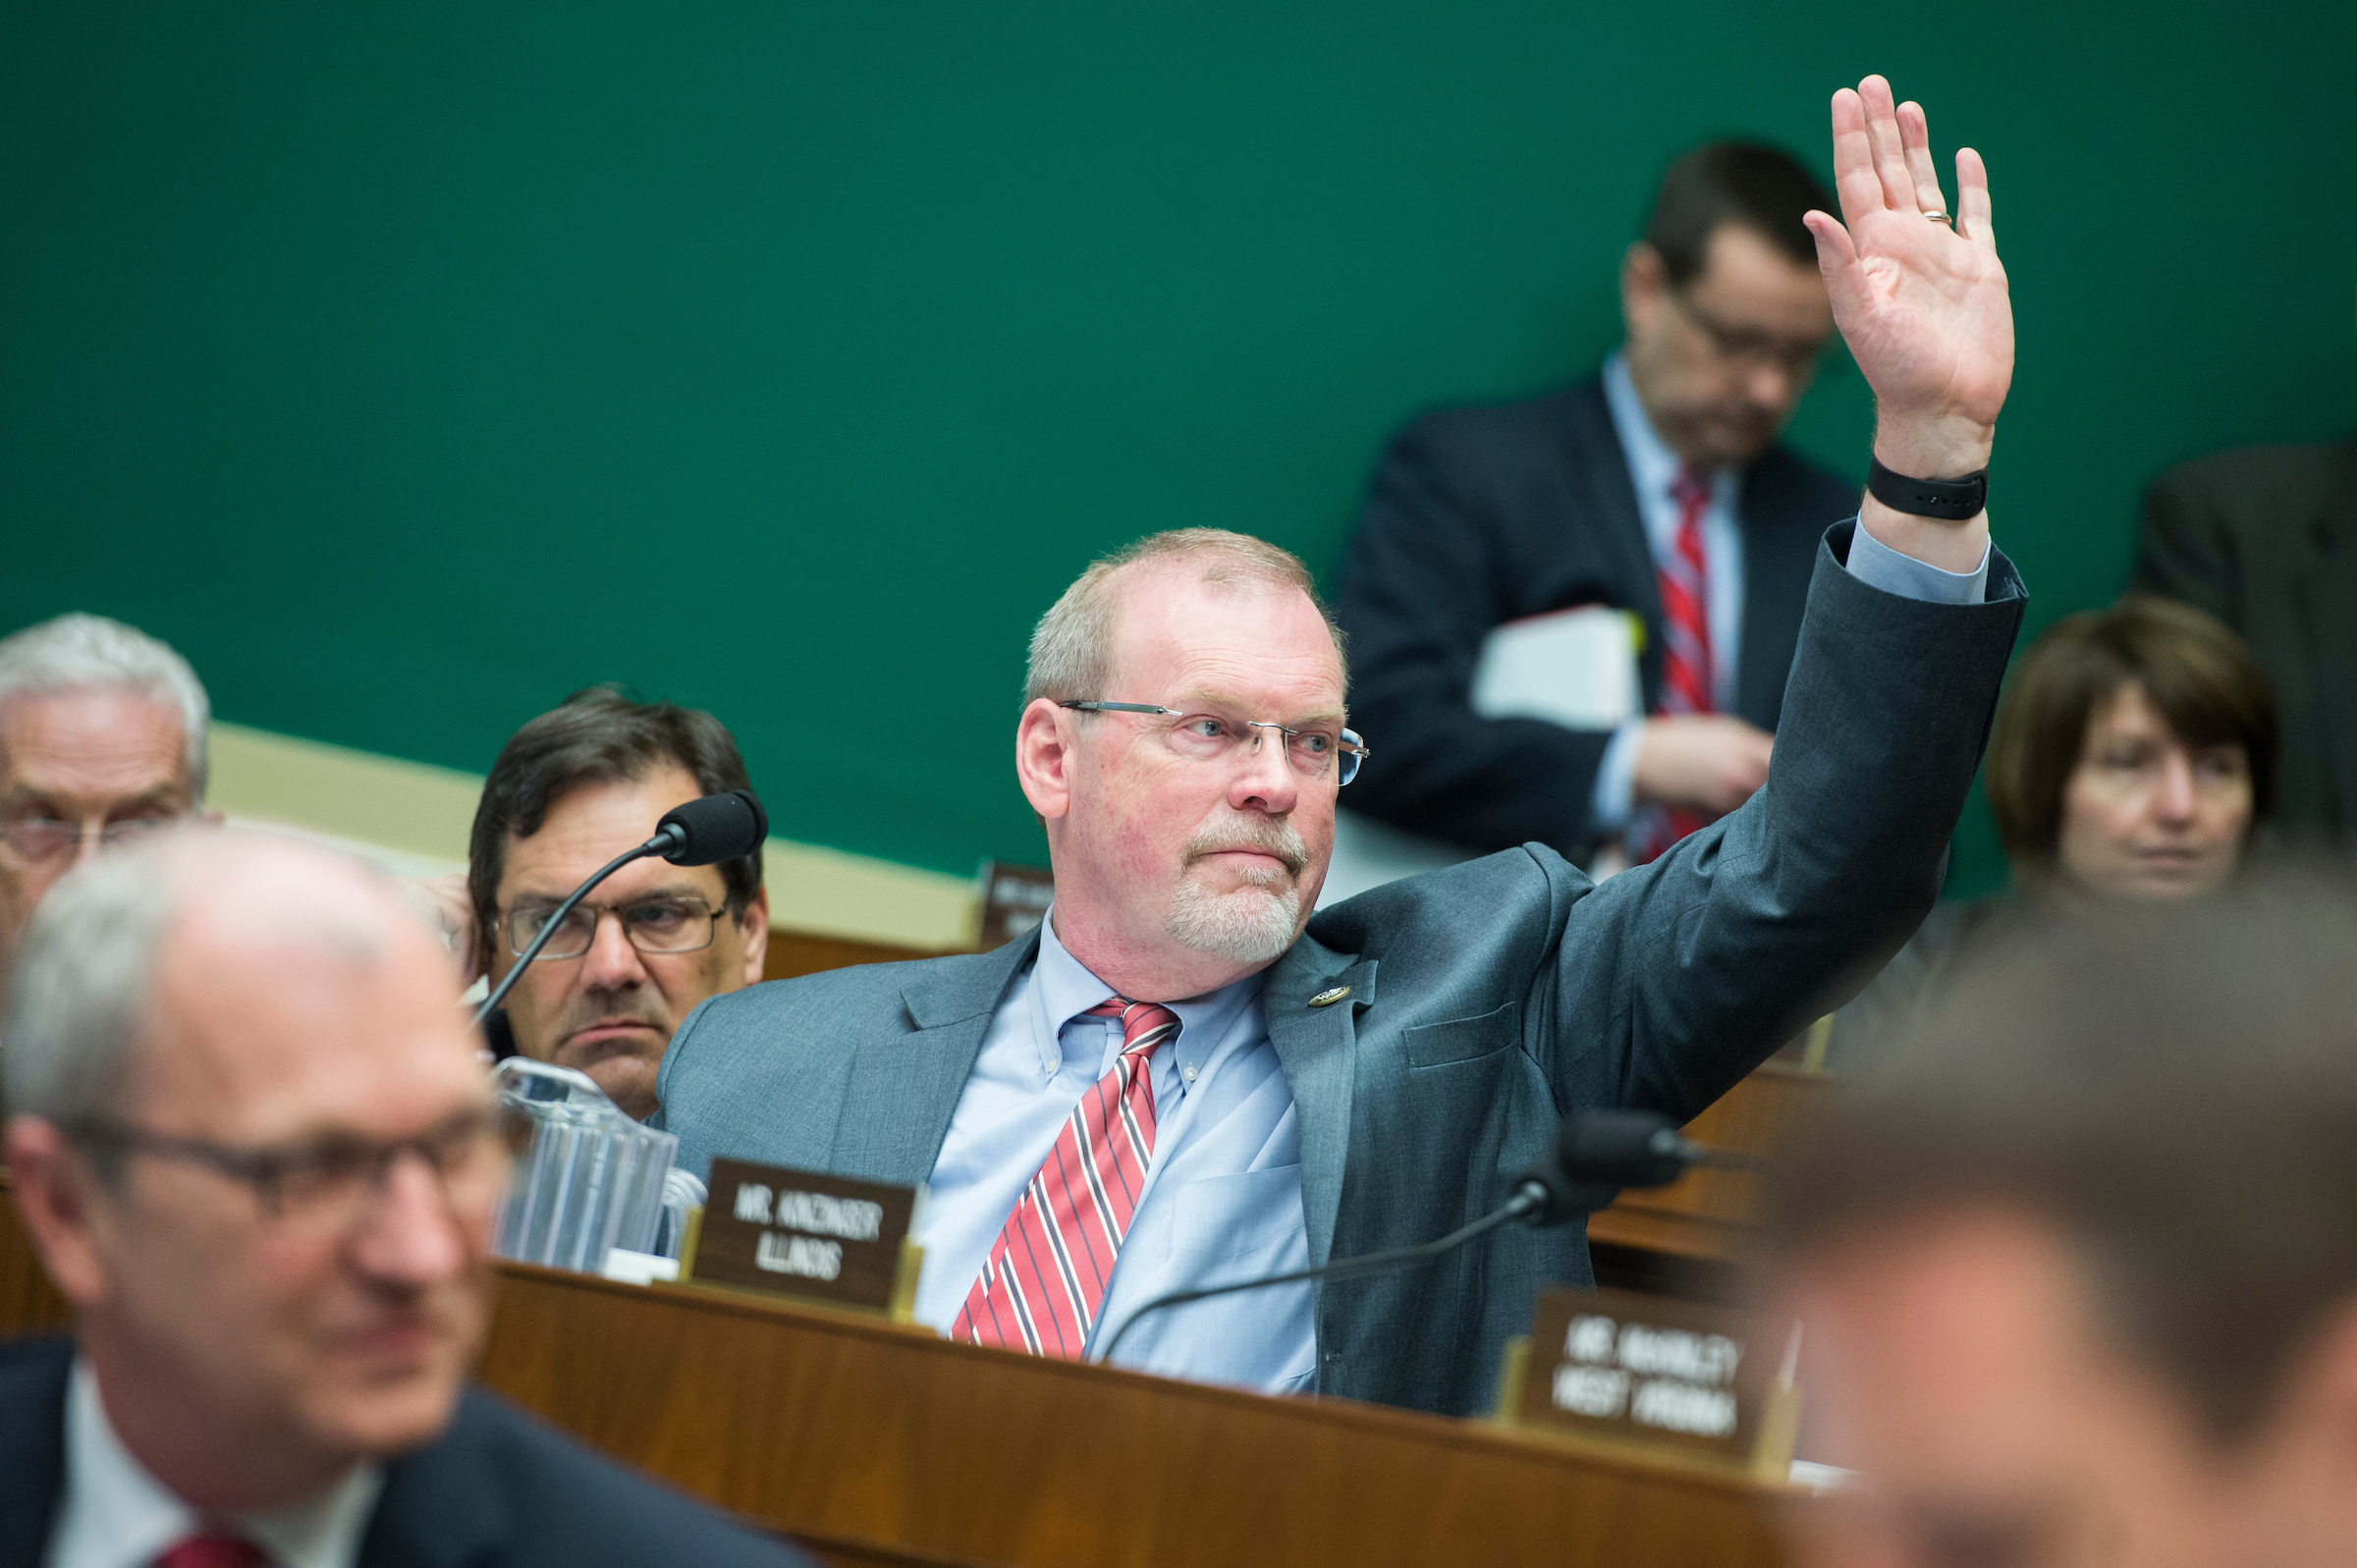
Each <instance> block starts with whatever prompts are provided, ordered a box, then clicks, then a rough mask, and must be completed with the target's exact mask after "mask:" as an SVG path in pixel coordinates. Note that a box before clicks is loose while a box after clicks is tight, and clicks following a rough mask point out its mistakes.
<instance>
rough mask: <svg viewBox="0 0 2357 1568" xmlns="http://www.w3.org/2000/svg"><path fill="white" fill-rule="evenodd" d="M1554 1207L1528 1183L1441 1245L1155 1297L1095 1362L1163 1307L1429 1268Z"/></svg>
mask: <svg viewBox="0 0 2357 1568" xmlns="http://www.w3.org/2000/svg"><path fill="white" fill-rule="evenodd" d="M1551 1201H1552V1197H1551V1195H1550V1193H1549V1192H1548V1190H1547V1187H1546V1185H1545V1184H1544V1183H1543V1182H1540V1181H1538V1180H1536V1179H1526V1180H1524V1181H1523V1183H1522V1185H1521V1186H1519V1187H1517V1188H1515V1189H1514V1195H1513V1196H1512V1197H1511V1198H1509V1199H1507V1201H1506V1202H1505V1203H1504V1204H1502V1205H1501V1206H1499V1207H1498V1208H1496V1209H1493V1210H1491V1211H1490V1212H1489V1213H1488V1214H1486V1215H1483V1216H1482V1217H1480V1218H1479V1219H1476V1220H1474V1221H1473V1222H1472V1223H1471V1224H1469V1225H1466V1226H1465V1227H1464V1228H1462V1229H1461V1230H1452V1231H1451V1232H1449V1234H1447V1235H1446V1236H1443V1237H1441V1238H1440V1239H1439V1240H1438V1241H1427V1242H1423V1243H1421V1244H1419V1245H1417V1246H1413V1247H1395V1248H1393V1249H1392V1250H1391V1251H1390V1252H1370V1253H1367V1254H1365V1255H1363V1256H1361V1257H1357V1258H1343V1259H1341V1260H1339V1261H1337V1262H1335V1263H1330V1264H1327V1265H1326V1266H1325V1267H1323V1268H1319V1269H1297V1270H1295V1271H1293V1272H1291V1273H1289V1274H1269V1275H1265V1276H1263V1277H1260V1278H1257V1279H1235V1280H1231V1281H1230V1282H1228V1283H1227V1284H1224V1285H1204V1286H1201V1287H1200V1288H1198V1289H1194V1290H1174V1291H1171V1292H1170V1293H1168V1294H1167V1295H1161V1296H1156V1297H1155V1298H1154V1299H1153V1300H1152V1301H1149V1302H1147V1303H1146V1304H1145V1305H1144V1306H1142V1307H1140V1308H1138V1309H1137V1310H1136V1311H1135V1312H1133V1313H1131V1314H1130V1315H1129V1316H1128V1317H1127V1318H1125V1319H1124V1320H1123V1321H1122V1325H1121V1327H1120V1328H1118V1329H1117V1330H1115V1332H1114V1335H1113V1337H1112V1338H1111V1339H1109V1340H1107V1341H1106V1342H1105V1349H1104V1351H1103V1352H1102V1353H1101V1354H1099V1355H1098V1356H1097V1357H1096V1360H1097V1361H1098V1362H1099V1363H1105V1362H1110V1361H1111V1360H1113V1353H1114V1352H1115V1351H1116V1350H1118V1349H1120V1348H1121V1344H1122V1336H1123V1335H1124V1334H1126V1333H1127V1332H1128V1331H1129V1330H1130V1329H1132V1328H1134V1327H1136V1326H1137V1324H1138V1320H1139V1319H1141V1318H1143V1317H1145V1316H1146V1314H1148V1313H1150V1312H1160V1311H1161V1310H1162V1309H1163V1308H1165V1307H1176V1306H1179V1305H1181V1304H1182V1303H1185V1302H1189V1301H1202V1300H1205V1299H1206V1298H1208V1297H1211V1296H1227V1295H1233V1294H1234V1293H1235V1292H1236V1291H1239V1290H1258V1289H1260V1288H1261V1287H1262V1286H1264V1285H1289V1284H1297V1283H1299V1282H1300V1281H1302V1280H1304V1279H1354V1278H1356V1277H1358V1276H1359V1275H1360V1274H1378V1273H1382V1272H1384V1271H1387V1270H1392V1269H1408V1268H1412V1267H1414V1266H1415V1265H1417V1264H1420V1263H1431V1262H1433V1261H1435V1260H1436V1259H1439V1258H1441V1257H1443V1256H1445V1255H1446V1254H1448V1253H1451V1252H1453V1251H1455V1250H1456V1249H1457V1248H1459V1247H1461V1246H1463V1245H1464V1244H1465V1243H1466V1242H1468V1241H1473V1240H1476V1239H1478V1238H1479V1237H1482V1236H1486V1235H1488V1234H1489V1233H1490V1232H1491V1231H1493V1230H1496V1229H1497V1228H1498V1227H1499V1226H1500V1225H1503V1224H1507V1223H1510V1222H1511V1221H1513V1220H1516V1219H1523V1218H1530V1217H1543V1216H1545V1214H1546V1212H1547V1209H1548V1206H1549V1204H1550V1203H1551Z"/></svg>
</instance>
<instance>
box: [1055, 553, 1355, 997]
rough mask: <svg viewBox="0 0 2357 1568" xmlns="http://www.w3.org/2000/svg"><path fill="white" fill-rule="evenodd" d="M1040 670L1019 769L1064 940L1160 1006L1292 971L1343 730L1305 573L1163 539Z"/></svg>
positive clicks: (1058, 640) (1325, 637) (1096, 601)
mask: <svg viewBox="0 0 2357 1568" xmlns="http://www.w3.org/2000/svg"><path fill="white" fill-rule="evenodd" d="M1031 655H1032V656H1031V676H1030V682H1029V688H1030V693H1031V695H1030V700H1029V702H1028V704H1027V706H1026V707H1025V708H1024V710H1023V717H1022V720H1021V722H1020V724H1019V725H1018V726H1017V729H1016V735H1015V767H1016V773H1017V776H1018V777H1019V778H1020V780H1021V782H1022V785H1023V792H1024V794H1025V795H1026V796H1027V797H1028V798H1029V800H1030V802H1031V805H1032V807H1033V809H1034V810H1036V811H1037V812H1038V813H1039V815H1040V818H1041V820H1042V821H1043V822H1045V824H1046V825H1047V832H1048V849H1049V854H1050V856H1051V857H1052V859H1053V861H1054V864H1055V870H1056V908H1055V912H1054V921H1055V931H1056V934H1057V936H1058V938H1059V939H1060V940H1061V941H1062V942H1063V943H1064V945H1065V946H1066V947H1068V948H1069V949H1070V951H1071V952H1072V954H1073V956H1075V957H1077V958H1078V959H1079V960H1080V961H1081V962H1082V963H1083V964H1085V965H1086V966H1087V967H1088V969H1089V970H1090V972H1091V973H1093V974H1094V975H1096V977H1097V978H1098V979H1100V980H1102V981H1104V982H1105V983H1106V984H1107V985H1110V986H1113V987H1115V988H1117V989H1118V990H1119V991H1120V992H1121V993H1122V994H1123V995H1124V996H1126V997H1129V998H1131V999H1133V1000H1143V1001H1169V1000H1180V999H1184V998H1188V997H1195V996H1201V995H1203V994H1205V993H1206V992H1209V991H1212V990H1216V989H1218V988H1219V987H1221V986H1224V985H1227V984H1229V983H1231V982H1233V981H1234V980H1237V979H1240V978H1242V977H1243V976H1245V975H1249V974H1251V973H1253V972H1255V971H1256V970H1259V969H1263V968H1266V967H1267V966H1268V965H1269V964H1270V963H1273V962H1274V961H1275V960H1276V959H1277V958H1278V956H1279V955H1280V954H1282V953H1283V952H1284V951H1285V950H1286V949H1287V948H1288V947H1289V946H1291V945H1292V943H1293V942H1294V940H1295V939H1296V938H1298V937H1299V935H1300V932H1301V928H1302V926H1303V925H1305V924H1306V923H1307V922H1308V918H1309V913H1310V910H1311V908H1312V907H1313V906H1314V905H1315V903H1316V901H1317V893H1318V888H1319V886H1320V885H1321V884H1322V883H1323V882H1324V880H1325V875H1326V864H1327V860H1328V857H1329V855H1330V854H1331V852H1332V849H1333V842H1334V810H1335V801H1336V791H1337V789H1338V788H1339V787H1340V777H1341V769H1342V759H1341V755H1340V749H1341V746H1342V744H1343V728H1342V727H1343V723H1344V722H1345V719H1346V714H1345V711H1344V705H1343V687H1344V673H1343V659H1342V649H1341V646H1340V641H1339V639H1338V637H1337V635H1336V633H1335V630H1334V627H1333V623H1332V622H1331V621H1329V620H1328V619H1327V617H1326V614H1325V611H1324V609H1323V607H1321V606H1320V604H1319V603H1318V600H1317V597H1316V594H1315V593H1314V592H1313V591H1312V586H1311V583H1310V580H1309V573H1308V571H1307V570H1306V568H1303V567H1302V566H1301V564H1300V562H1299V561H1297V560H1295V559H1294V558H1293V557H1292V556H1290V555H1288V554H1287V553H1286V552H1284V551H1282V550H1278V549H1276V548H1275V547H1273V546H1270V545H1266V544H1263V543H1261V542H1260V541H1258V540H1255V539H1248V538H1245V537H1243V536H1242V535H1238V534H1231V533H1223V532H1220V531H1218V530H1214V529H1188V530H1182V531H1180V532H1178V533H1172V534H1158V535H1155V536H1154V537H1153V538H1150V539H1146V540H1142V541H1140V542H1139V543H1138V544H1136V545H1132V546H1131V547H1129V548H1128V549H1127V550H1124V551H1122V552H1120V553H1118V554H1116V555H1114V556H1111V557H1108V558H1107V559H1106V560H1104V561H1100V562H1098V563H1097V564H1096V565H1095V566H1092V567H1091V568H1089V569H1088V570H1087V571H1086V572H1084V573H1083V574H1082V575H1081V577H1080V579H1079V580H1078V581H1077V582H1075V583H1073V585H1072V586H1071V588H1069V590H1067V591H1066V593H1065V594H1064V596H1063V597H1062V598H1061V599H1059V600H1058V601H1057V604H1056V607H1055V608H1054V609H1052V610H1050V611H1049V612H1048V614H1047V616H1046V617H1044V618H1043V619H1042V620H1041V622H1040V624H1039V630H1038V632H1037V633H1036V634H1035V635H1034V636H1033V638H1032V642H1031ZM1074 702H1081V703H1096V704H1111V705H1114V706H1113V707H1112V708H1107V709H1091V710H1086V711H1083V710H1077V709H1074V708H1072V707H1070V706H1069V704H1071V703H1074ZM1140 709H1142V710H1146V711H1136V710H1140ZM1351 743H1353V744H1354V743H1355V742H1351Z"/></svg>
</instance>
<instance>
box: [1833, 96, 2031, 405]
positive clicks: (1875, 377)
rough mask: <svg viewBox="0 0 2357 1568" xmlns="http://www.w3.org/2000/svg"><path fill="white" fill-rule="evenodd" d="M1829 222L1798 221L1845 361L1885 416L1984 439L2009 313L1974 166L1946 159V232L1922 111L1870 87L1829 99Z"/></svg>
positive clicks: (2008, 341) (2009, 374) (2006, 347)
mask: <svg viewBox="0 0 2357 1568" xmlns="http://www.w3.org/2000/svg"><path fill="white" fill-rule="evenodd" d="M1833 109H1834V115H1833V118H1834V177H1835V188H1836V190H1837V191H1838V192H1839V195H1840V199H1841V217H1842V219H1843V221H1844V223H1846V225H1847V227H1846V228H1845V227H1844V224H1843V223H1836V222H1835V221H1834V220H1833V219H1832V218H1831V217H1829V216H1827V215H1826V214H1824V213H1811V214H1810V215H1809V220H1808V222H1809V230H1810V232H1811V233H1812V234H1814V235H1815V236H1816V239H1817V261H1818V266H1819V268H1820V269H1821V270H1822V271H1823V273H1824V275H1825V287H1826V292H1827V294H1828V295H1829V296H1830V297H1831V298H1832V300H1833V306H1834V320H1835V322H1836V324H1837V325H1838V326H1839V327H1840V329H1841V336H1842V338H1843V339H1844V340H1845V341H1846V342H1847V343H1848V345H1849V351H1850V353H1851V354H1852V356H1854V357H1855V358H1856V360H1857V362H1858V368H1859V369H1860V370H1861V371H1863V372H1864V373H1865V376H1866V380H1867V382H1868V384H1869V385H1871V386H1872V387H1873V388H1874V395H1875V402H1876V406H1877V407H1878V408H1879V410H1880V412H1881V415H1882V417H1883V419H1884V421H1885V423H1886V424H1888V423H1889V422H1890V421H1891V419H1892V418H1893V416H1901V417H1905V418H1908V419H1916V420H1936V421H1942V422H1955V423H1958V424H1962V425H1970V426H1978V427H1988V426H1993V425H1995V424H1996V422H1997V414H1998V410H1999V409H2000V408H2001V407H2002V406H2003V405H2004V401H2005V390H2006V388H2007V387H2008V386H2010V385H2011V384H2012V380H2013V307H2012V303H2011V300H2010V298H2009V297H2008V296H2007V293H2006V288H2005V269H2004V267H2003V266H2002V265H2001V263H2000V262H1999V261H1998V259H1997V237H1996V232H1995V230H1994V229H1993V228H1992V227H1991V225H1990V216H1989V176H1988V171H1987V170H1986V169H1985V168H1983V167H1982V164H1981V158H1980V154H1979V153H1977V152H1974V151H1973V150H1972V149H1971V148H1969V147H1967V148H1964V149H1962V150H1960V151H1958V152H1957V154H1956V194H1957V201H1956V207H1955V229H1954V231H1953V232H1952V233H1951V232H1950V231H1949V229H1948V228H1947V226H1946V224H1944V223H1939V222H1934V221H1930V220H1928V219H1927V218H1926V217H1925V214H1926V213H1941V212H1945V211H1946V210H1947V209H1946V204H1945V203H1944V201H1943V200H1942V197H1941V193H1940V176H1939V171H1938V170H1937V169H1936V168H1935V167H1934V166H1933V163H1932V154H1931V135H1930V131H1929V128H1928V126H1927V125H1926V123H1925V120H1924V115H1923V111H1922V109H1920V108H1919V107H1917V106H1916V105H1915V104H1912V103H1907V104H1893V103H1892V102H1891V84H1890V83H1889V82H1888V81H1884V80H1883V79H1882V78H1881V77H1868V78H1867V79H1866V80H1865V81H1862V82H1860V83H1859V84H1858V90H1857V91H1855V92H1852V91H1850V90H1849V89H1848V88H1846V87H1844V88H1843V89H1841V90H1840V91H1839V92H1836V93H1835V94H1834V105H1833Z"/></svg>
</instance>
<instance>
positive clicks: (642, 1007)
mask: <svg viewBox="0 0 2357 1568" xmlns="http://www.w3.org/2000/svg"><path fill="white" fill-rule="evenodd" d="M612 1023H635V1024H644V1025H645V1026H646V1027H647V1028H649V1029H661V1028H662V1027H663V1018H662V1016H661V1014H660V1013H659V1012H657V1011H656V1009H655V1008H654V1007H652V1006H651V1005H649V1004H648V1003H647V1002H646V1001H645V1000H642V999H639V998H636V997H633V996H630V995H623V994H616V993H612V992H608V993H604V994H602V995H601V994H599V993H595V992H591V993H588V994H585V995H583V996H582V997H581V998H579V999H578V1000H576V1001H575V1002H574V1003H572V1004H571V1005H570V1006H568V1007H566V1008H565V1010H564V1011H563V1012H562V1013H560V1014H559V1015H558V1017H557V1024H556V1038H557V1039H559V1040H570V1039H572V1038H573V1037H574V1036H575V1035H577V1034H579V1033H580V1032H581V1031H582V1030H584V1029H594V1028H596V1027H597V1026H598V1025H600V1024H612Z"/></svg>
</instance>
